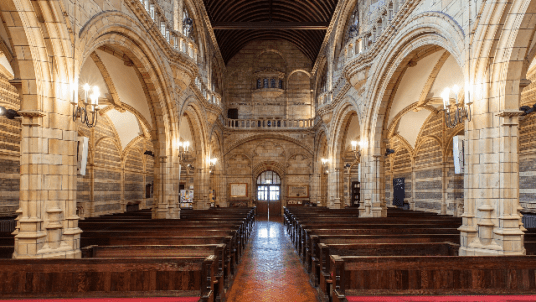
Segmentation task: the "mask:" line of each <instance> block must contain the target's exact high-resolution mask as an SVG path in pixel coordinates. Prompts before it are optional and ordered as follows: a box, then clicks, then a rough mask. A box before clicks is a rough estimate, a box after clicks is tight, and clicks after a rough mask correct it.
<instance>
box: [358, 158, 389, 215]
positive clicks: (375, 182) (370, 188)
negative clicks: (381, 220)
mask: <svg viewBox="0 0 536 302" xmlns="http://www.w3.org/2000/svg"><path fill="white" fill-rule="evenodd" d="M367 152H369V151H368V150H364V153H367ZM361 158H362V162H361V177H362V179H363V181H362V183H361V190H362V192H361V203H362V204H361V205H360V207H359V217H386V216H387V207H386V205H385V194H382V192H383V193H385V185H384V184H382V178H383V177H384V173H383V172H382V169H381V165H382V161H381V155H368V154H364V155H362V157H361Z"/></svg>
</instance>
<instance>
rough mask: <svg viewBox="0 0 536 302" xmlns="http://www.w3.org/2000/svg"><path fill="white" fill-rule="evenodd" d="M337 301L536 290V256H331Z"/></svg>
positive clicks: (512, 292)
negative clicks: (395, 296) (354, 298)
mask: <svg viewBox="0 0 536 302" xmlns="http://www.w3.org/2000/svg"><path fill="white" fill-rule="evenodd" d="M330 261H331V270H330V274H331V279H330V282H332V285H331V289H330V291H331V296H332V299H333V302H342V301H346V297H347V296H366V295H419V296H420V295H494V294H495V295H496V294H501V295H509V294H515V295H523V294H535V293H536V256H495V257H494V256H478V257H448V256H439V257H438V256H431V257H420V256H400V257H398V256H391V257H376V256H367V257H360V256H338V255H331V256H330Z"/></svg>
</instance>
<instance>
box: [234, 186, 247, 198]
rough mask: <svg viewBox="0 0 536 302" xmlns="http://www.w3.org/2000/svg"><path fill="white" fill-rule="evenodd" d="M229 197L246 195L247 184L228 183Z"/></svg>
mask: <svg viewBox="0 0 536 302" xmlns="http://www.w3.org/2000/svg"><path fill="white" fill-rule="evenodd" d="M230 186H231V197H248V184H230Z"/></svg>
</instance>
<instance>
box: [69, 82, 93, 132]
mask: <svg viewBox="0 0 536 302" xmlns="http://www.w3.org/2000/svg"><path fill="white" fill-rule="evenodd" d="M82 88H83V89H84V101H83V102H84V104H83V105H84V106H83V107H80V106H78V95H77V93H76V90H75V91H74V92H73V99H72V100H71V104H72V105H73V121H76V119H77V118H78V117H80V121H81V122H82V123H84V124H86V126H88V127H89V128H92V127H95V126H97V113H98V111H99V97H100V90H99V87H97V86H93V93H92V94H91V95H89V91H90V90H91V86H89V84H87V83H86V84H84V86H83V87H82ZM88 96H89V99H90V100H89V101H88ZM90 115H91V117H90Z"/></svg>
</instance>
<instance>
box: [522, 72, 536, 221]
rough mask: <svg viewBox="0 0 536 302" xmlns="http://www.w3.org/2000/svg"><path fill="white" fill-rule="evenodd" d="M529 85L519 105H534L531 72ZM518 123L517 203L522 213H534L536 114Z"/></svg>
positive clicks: (534, 74)
mask: <svg viewBox="0 0 536 302" xmlns="http://www.w3.org/2000/svg"><path fill="white" fill-rule="evenodd" d="M527 78H528V79H530V80H531V81H532V83H531V84H530V85H528V86H527V87H525V89H523V92H522V93H521V105H522V106H530V107H532V106H533V105H534V104H535V103H536V98H535V97H534V96H535V95H534V93H535V92H536V72H531V73H530V74H529V75H528V76H527ZM519 120H520V122H519V203H520V205H521V206H522V207H523V209H524V211H527V212H531V213H536V187H535V186H534V184H535V183H536V113H532V114H530V115H527V116H525V117H521V118H520V119H519Z"/></svg>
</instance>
